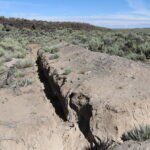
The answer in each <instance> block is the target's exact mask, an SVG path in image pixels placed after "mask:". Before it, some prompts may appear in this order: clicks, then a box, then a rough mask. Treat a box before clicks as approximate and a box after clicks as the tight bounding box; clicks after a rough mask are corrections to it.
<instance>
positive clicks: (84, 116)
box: [69, 93, 96, 145]
mask: <svg viewBox="0 0 150 150" xmlns="http://www.w3.org/2000/svg"><path fill="white" fill-rule="evenodd" d="M69 98H70V107H71V108H72V109H73V110H74V111H75V112H76V113H77V116H78V125H79V129H80V131H81V132H82V133H83V135H84V136H85V138H86V139H87V140H88V141H89V143H91V145H92V144H96V141H95V138H94V136H93V135H92V132H91V129H90V118H91V117H92V106H91V105H90V104H89V98H88V97H86V96H85V95H82V94H81V95H79V96H77V95H76V93H72V94H71V95H70V97H69ZM74 98H75V99H76V98H78V99H81V98H84V99H86V102H87V103H86V104H85V105H82V106H79V105H78V106H77V105H75V104H74V103H73V102H72V101H73V99H74ZM79 107H80V108H79Z"/></svg>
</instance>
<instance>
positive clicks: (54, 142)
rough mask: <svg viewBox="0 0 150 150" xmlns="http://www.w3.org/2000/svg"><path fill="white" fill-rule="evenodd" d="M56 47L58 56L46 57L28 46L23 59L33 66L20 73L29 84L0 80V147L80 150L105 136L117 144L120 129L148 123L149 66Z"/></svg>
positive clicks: (134, 145) (144, 145) (127, 146)
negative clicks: (33, 63)
mask: <svg viewBox="0 0 150 150" xmlns="http://www.w3.org/2000/svg"><path fill="white" fill-rule="evenodd" d="M58 46H59V51H58V52H57V55H59V58H58V59H54V60H51V59H50V57H51V55H53V54H50V53H44V54H42V55H38V56H37V53H38V50H39V46H38V45H36V44H31V45H29V49H30V52H29V54H28V56H27V57H30V58H31V59H32V60H33V61H34V62H35V65H34V67H31V68H28V69H26V70H25V72H26V73H27V74H26V77H28V78H30V79H32V80H33V83H32V85H29V86H27V87H20V88H18V87H13V86H11V84H10V85H9V84H7V82H6V80H3V81H4V82H2V80H1V82H0V84H1V85H3V88H1V89H0V95H1V98H0V108H1V109H0V133H1V134H0V150H84V149H85V147H88V146H89V145H90V143H91V144H92V143H96V142H100V141H107V140H110V141H111V142H114V143H119V144H121V143H123V141H122V140H121V137H122V135H123V134H124V133H125V132H127V131H129V130H130V129H132V128H134V127H135V126H138V125H141V124H145V125H149V124H150V120H149V117H150V111H149V110H150V103H149V99H150V92H149V91H150V78H149V76H150V66H149V65H147V64H142V63H140V62H133V61H131V60H128V59H124V58H120V57H116V56H109V55H106V54H101V53H97V52H91V51H89V50H87V49H83V48H79V47H77V46H73V45H69V44H67V43H64V42H63V43H60V44H58ZM14 63H15V60H13V61H12V62H11V63H9V64H8V65H9V66H10V68H11V66H13V64H14ZM3 77H4V78H6V77H8V72H7V73H6V74H3ZM1 79H2V78H1ZM6 79H9V78H6ZM10 81H11V80H10ZM10 83H11V82H10ZM141 145H142V147H141ZM148 147H149V144H148V142H144V143H138V142H127V143H124V144H121V145H117V147H115V148H114V149H113V150H125V149H129V150H133V149H135V150H137V149H138V148H139V150H144V149H146V148H148ZM142 148H144V149H142Z"/></svg>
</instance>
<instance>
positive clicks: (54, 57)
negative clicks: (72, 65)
mask: <svg viewBox="0 0 150 150" xmlns="http://www.w3.org/2000/svg"><path fill="white" fill-rule="evenodd" d="M58 58H59V55H58V54H53V55H51V56H50V57H49V59H50V60H54V59H58Z"/></svg>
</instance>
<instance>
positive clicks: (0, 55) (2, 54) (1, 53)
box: [0, 47, 5, 57]
mask: <svg viewBox="0 0 150 150" xmlns="http://www.w3.org/2000/svg"><path fill="white" fill-rule="evenodd" d="M4 55H5V51H4V49H3V48H1V47H0V57H2V56H4Z"/></svg>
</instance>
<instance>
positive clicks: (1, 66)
mask: <svg viewBox="0 0 150 150" xmlns="http://www.w3.org/2000/svg"><path fill="white" fill-rule="evenodd" d="M6 69H7V68H6V67H5V66H3V65H0V73H2V72H4V71H6Z"/></svg>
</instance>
